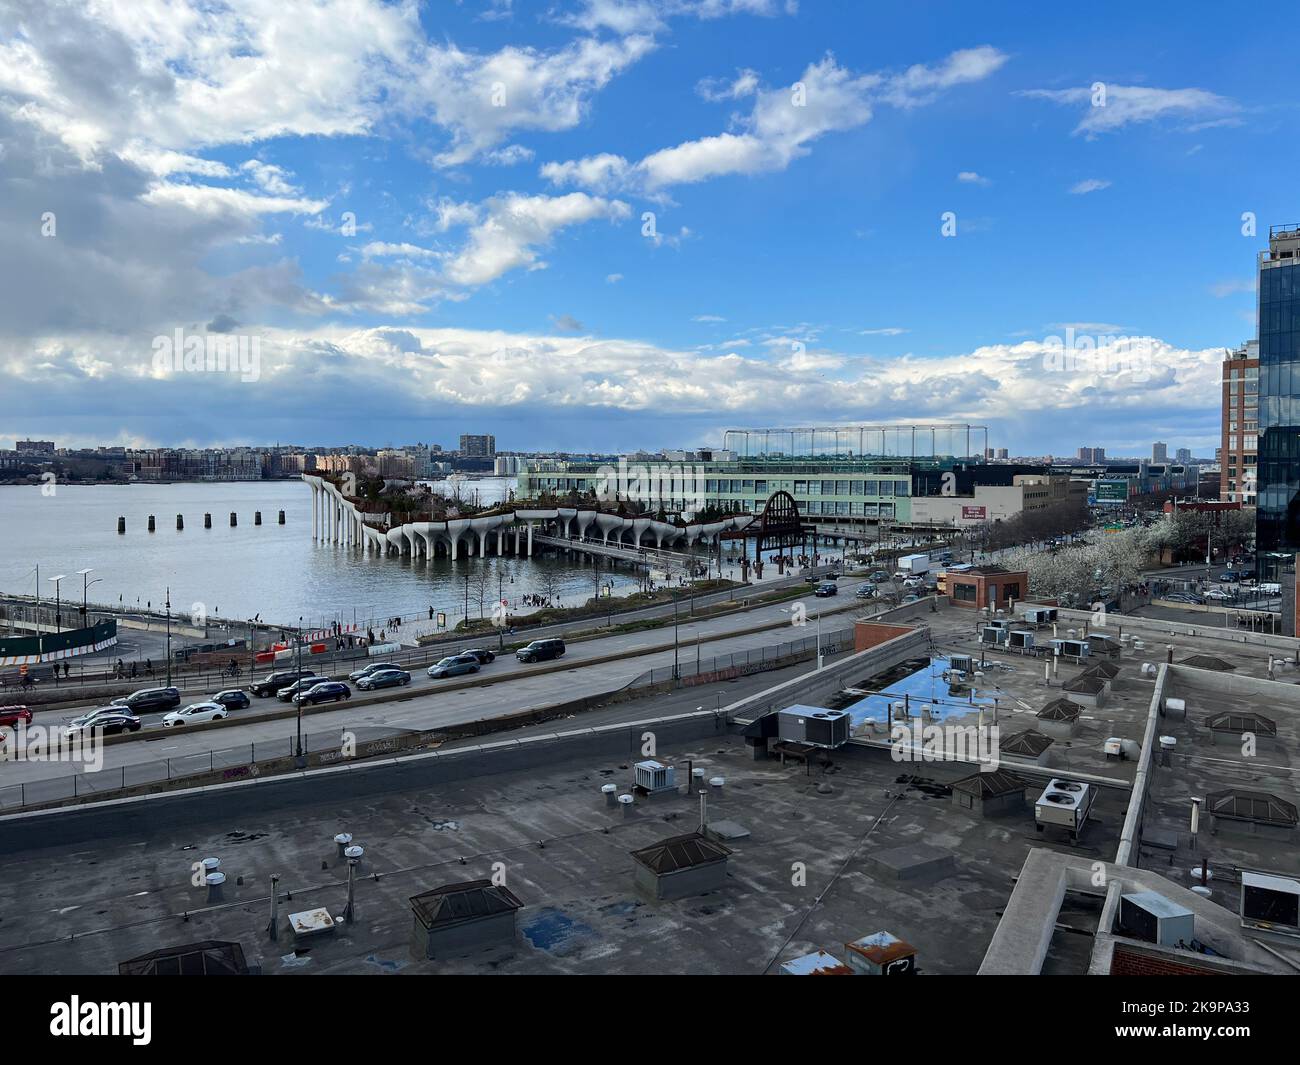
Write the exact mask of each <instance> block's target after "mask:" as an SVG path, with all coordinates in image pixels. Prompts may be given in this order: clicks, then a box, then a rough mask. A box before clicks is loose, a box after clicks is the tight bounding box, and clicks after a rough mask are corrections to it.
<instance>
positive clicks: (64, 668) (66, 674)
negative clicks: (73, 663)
mask: <svg viewBox="0 0 1300 1065" xmlns="http://www.w3.org/2000/svg"><path fill="white" fill-rule="evenodd" d="M67 678H68V663H67V662H64V663H63V679H64V680H67Z"/></svg>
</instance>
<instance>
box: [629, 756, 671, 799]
mask: <svg viewBox="0 0 1300 1065" xmlns="http://www.w3.org/2000/svg"><path fill="white" fill-rule="evenodd" d="M632 768H633V770H634V777H633V780H634V782H635V783H636V786H637V787H638V788H642V789H643V790H645V791H649V792H655V791H670V790H673V789H675V788H676V787H677V771H676V770H675V769H674V768H673V767H672V766H670V765H664V764H663V763H662V762H655V761H652V760H647V761H644V762H637V763H636V765H634V766H633V767H632Z"/></svg>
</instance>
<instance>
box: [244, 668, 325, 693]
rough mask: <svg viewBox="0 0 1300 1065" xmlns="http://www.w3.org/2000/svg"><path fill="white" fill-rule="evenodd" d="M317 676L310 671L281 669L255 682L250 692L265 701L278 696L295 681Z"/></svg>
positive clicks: (250, 687)
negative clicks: (272, 696) (281, 690)
mask: <svg viewBox="0 0 1300 1065" xmlns="http://www.w3.org/2000/svg"><path fill="white" fill-rule="evenodd" d="M315 675H316V674H315V673H313V672H312V671H311V670H310V669H304V670H302V671H301V672H300V671H298V670H296V669H281V670H277V671H276V672H274V673H269V674H267V675H266V676H265V677H263V678H262V679H261V680H255V681H253V683H252V684H251V685H249V688H248V690H249V691H250V692H252V693H253V694H254V695H256V696H257V697H258V698H259V699H265V698H266V697H267V696H268V695H278V694H279V692H280V689H281V688H287V687H288V686H289V685H290V684H292V683H293V682H294V681H297V680H301V679H302V678H303V677H314V676H315Z"/></svg>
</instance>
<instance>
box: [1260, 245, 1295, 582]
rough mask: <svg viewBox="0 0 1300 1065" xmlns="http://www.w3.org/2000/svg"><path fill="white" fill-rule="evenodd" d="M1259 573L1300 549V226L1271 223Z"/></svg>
mask: <svg viewBox="0 0 1300 1065" xmlns="http://www.w3.org/2000/svg"><path fill="white" fill-rule="evenodd" d="M1258 298H1259V313H1258V327H1259V439H1258V447H1259V457H1258V467H1257V468H1258V474H1257V477H1256V486H1257V497H1256V507H1257V509H1256V516H1255V540H1256V548H1257V550H1258V555H1257V558H1258V563H1257V569H1258V571H1259V574H1260V576H1261V577H1265V578H1270V579H1271V578H1273V577H1275V576H1276V575H1277V573H1278V571H1279V569H1280V567H1281V566H1282V565H1283V564H1284V561H1286V560H1289V559H1290V558H1292V557H1294V555H1295V553H1296V552H1297V551H1300V224H1296V225H1287V226H1273V227H1272V228H1271V229H1270V230H1269V235H1268V251H1266V252H1261V253H1260V257H1259V297H1258Z"/></svg>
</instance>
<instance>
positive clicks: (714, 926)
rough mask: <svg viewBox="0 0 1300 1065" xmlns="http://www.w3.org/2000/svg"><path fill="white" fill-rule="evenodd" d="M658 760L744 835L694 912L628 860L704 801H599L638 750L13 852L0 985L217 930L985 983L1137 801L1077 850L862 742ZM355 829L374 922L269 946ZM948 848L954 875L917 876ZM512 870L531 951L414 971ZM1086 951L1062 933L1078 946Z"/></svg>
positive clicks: (522, 947)
mask: <svg viewBox="0 0 1300 1065" xmlns="http://www.w3.org/2000/svg"><path fill="white" fill-rule="evenodd" d="M557 750H558V748H557ZM656 757H657V758H658V760H659V761H662V762H665V763H667V764H670V765H674V766H676V767H678V769H677V772H678V778H679V780H680V779H684V778H685V774H686V767H687V764H688V761H689V762H690V763H693V765H694V766H696V767H701V768H703V769H704V770H705V773H706V778H707V777H711V776H714V775H721V776H723V777H724V778H725V786H724V787H723V789H722V794H721V795H720V796H719V795H716V794H715V795H711V796H710V802H709V816H710V821H713V822H716V821H719V820H723V819H725V820H726V821H728V822H733V823H734V824H735V825H738V826H740V829H741V830H743V831H744V832H747V833H748V835H743V836H741V837H740V838H735V837H734V836H731V837H729V838H725V839H724V840H723V842H724V844H725V846H726V847H727V848H728V849H729V850H730V851H731V852H732V853H731V856H730V857H729V859H728V866H727V879H726V886H725V887H724V888H723V889H721V890H717V891H713V892H711V893H709V894H707V895H703V896H698V897H694V898H688V899H685V900H683V901H679V902H651V901H647V900H646V899H645V898H643V897H641V896H640V895H638V894H637V893H636V891H635V890H634V886H633V875H634V868H635V863H634V861H633V859H632V857H631V854H630V852H631V851H634V850H638V849H640V848H643V847H646V846H649V845H650V844H653V843H655V842H657V841H659V840H662V839H664V838H666V837H669V836H674V835H680V834H682V833H684V832H689V831H692V830H693V829H694V828H695V827H696V825H697V822H698V812H699V803H698V799H697V798H695V797H694V796H686V795H684V794H677V793H674V794H672V795H668V796H664V797H658V798H654V799H651V800H646V801H639V802H638V804H637V805H636V807H635V809H634V812H633V814H632V815H631V816H630V817H627V818H625V817H624V816H623V814H622V812H621V811H620V810H619V809H617V808H609V807H607V806H606V805H605V802H604V798H603V796H602V794H601V791H600V788H601V785H603V784H605V783H608V782H612V783H615V784H616V785H617V786H618V788H619V790H620V791H622V790H625V789H626V788H628V787H629V785H630V784H631V782H632V768H631V759H627V760H623V761H620V760H612V761H611V760H600V759H596V760H593V759H591V758H589V757H575V758H569V759H564V758H555V759H552V760H548V761H547V762H546V764H545V765H544V766H543V768H540V769H536V770H529V771H526V772H518V771H517V772H509V773H502V774H497V775H484V776H475V777H472V778H469V779H464V780H459V781H455V782H452V783H449V784H439V785H438V786H437V787H436V788H430V787H427V786H423V787H410V788H393V789H391V790H390V789H380V790H378V791H376V793H374V794H371V795H368V796H360V797H357V796H348V795H345V794H340V795H339V797H338V798H337V799H336V800H334V801H326V802H312V803H310V804H308V805H300V806H295V807H284V806H272V807H270V808H268V809H267V810H265V812H264V813H262V814H259V815H258V816H256V817H252V818H245V817H241V818H240V819H239V820H235V819H232V818H231V817H223V816H221V815H220V813H219V812H218V807H219V806H220V801H219V797H214V801H213V804H212V805H213V813H212V816H211V817H210V818H207V819H205V820H202V821H201V822H198V823H192V824H183V825H182V827H168V825H167V823H166V820H167V819H165V818H159V819H146V820H144V822H143V824H144V825H145V826H146V827H144V828H143V829H139V828H136V827H135V826H132V828H131V830H130V832H129V834H126V835H122V836H111V835H105V836H104V837H101V838H98V839H95V840H94V841H93V842H91V843H85V842H82V843H77V844H73V845H69V846H51V847H45V848H43V849H39V850H24V851H19V852H17V853H10V854H8V855H6V857H5V871H6V875H5V877H4V879H3V883H0V914H3V915H4V916H3V920H0V972H5V973H30V972H42V973H110V972H115V971H116V969H117V965H118V964H119V962H121V961H124V960H126V959H129V958H133V957H136V956H138V955H142V954H145V953H148V952H149V951H153V950H157V949H159V948H161V947H166V946H173V945H179V944H183V943H191V942H195V941H199V940H207V939H215V940H236V941H238V942H239V943H240V944H241V945H242V947H243V950H244V952H245V955H246V956H247V958H248V961H249V962H250V963H251V964H260V965H261V966H262V970H263V972H265V973H267V974H281V973H283V974H295V973H326V972H341V973H367V972H448V973H475V972H494V973H611V974H613V973H762V972H764V971H768V970H770V971H776V970H777V969H778V968H779V963H780V962H782V961H786V960H788V959H791V958H795V957H799V956H800V955H803V954H807V953H809V952H811V951H813V950H816V949H819V948H821V949H825V950H827V951H829V952H830V953H831V954H834V955H835V956H837V957H841V958H842V956H843V944H844V943H845V942H846V941H851V940H856V939H858V938H860V937H862V936H864V935H869V934H872V933H875V932H881V931H885V932H890V933H892V934H894V935H896V936H898V937H899V938H900V939H903V940H906V941H907V942H909V943H911V944H913V945H914V946H915V947H916V948H917V952H918V955H917V956H918V963H919V966H920V968H921V970H922V971H923V972H927V973H973V972H975V971H976V970H977V968H978V967H979V964H980V961H981V959H982V958H983V955H984V952H985V949H986V948H987V945H988V943H989V941H990V939H991V937H992V934H993V931H994V929H995V928H996V926H997V922H998V914H999V910H1000V909H1001V907H1002V906H1003V905H1004V904H1005V902H1006V900H1007V898H1008V897H1009V895H1010V892H1011V890H1012V887H1013V878H1014V877H1015V875H1016V874H1017V872H1018V871H1019V870H1020V868H1021V866H1022V864H1023V863H1024V860H1025V857H1026V855H1027V854H1028V852H1029V850H1030V849H1031V848H1033V847H1039V846H1049V847H1051V846H1059V847H1061V848H1062V849H1065V850H1067V851H1069V852H1070V853H1073V854H1078V855H1081V856H1085V857H1086V856H1095V857H1097V858H1108V857H1110V856H1111V855H1112V854H1113V852H1114V850H1115V847H1116V842H1117V838H1118V833H1119V829H1120V826H1121V823H1122V819H1123V812H1124V807H1125V805H1126V796H1125V794H1124V793H1123V792H1119V791H1107V792H1105V793H1104V794H1103V795H1102V796H1101V797H1100V799H1099V801H1098V804H1097V807H1096V813H1095V821H1094V823H1093V824H1092V825H1091V826H1090V828H1089V831H1088V833H1087V834H1086V835H1085V837H1084V839H1083V841H1082V843H1081V844H1080V845H1079V846H1077V847H1074V846H1070V845H1069V844H1068V842H1065V841H1064V839H1063V838H1062V839H1060V840H1055V839H1053V838H1052V836H1051V835H1050V834H1049V835H1047V836H1045V835H1041V834H1039V833H1038V832H1036V831H1035V828H1034V820H1033V807H1032V799H1033V797H1034V796H1033V794H1032V792H1031V793H1030V795H1029V796H1028V798H1029V803H1028V804H1027V805H1026V807H1025V810H1024V812H1023V813H1017V814H1014V815H1010V816H1004V817H998V818H988V819H982V818H980V817H978V816H975V815H973V814H971V813H969V812H967V811H965V810H961V809H959V808H957V807H956V806H954V805H953V803H952V802H951V800H950V799H949V797H948V796H947V787H946V785H947V784H948V783H949V782H951V781H952V780H955V779H957V778H958V777H960V776H964V775H967V774H968V773H969V771H970V770H969V767H967V766H960V765H954V764H936V765H934V766H924V767H910V768H919V769H920V770H923V771H918V772H917V773H916V774H915V777H914V778H912V777H911V773H910V768H909V767H906V766H903V767H900V766H899V765H898V764H897V763H895V762H893V761H891V759H890V757H889V755H888V753H887V752H884V751H877V750H869V749H864V748H858V747H854V748H850V749H845V750H841V751H836V752H832V756H831V758H830V760H829V765H828V766H821V765H813V766H812V767H809V766H806V765H802V764H794V763H790V764H787V765H786V766H785V767H784V768H783V767H782V766H781V764H780V763H779V762H778V761H777V760H775V759H768V760H765V761H761V762H755V761H753V760H752V758H751V755H750V750H749V748H748V747H747V746H746V745H745V744H744V743H743V741H741V740H740V739H739V738H738V737H736V736H734V735H727V734H720V735H718V736H716V737H713V736H710V737H708V738H707V739H705V740H702V741H700V742H697V743H694V744H689V745H684V746H679V747H674V748H673V749H668V750H666V749H664V748H662V747H661V748H660V749H659V751H658V752H657V754H656ZM394 777H395V778H396V779H403V778H402V777H401V776H400V774H396V773H395V774H394ZM405 779H409V778H405ZM372 790H373V789H372ZM340 831H346V832H350V833H352V834H353V836H354V837H355V842H356V843H358V844H361V845H362V846H363V847H364V848H365V858H364V865H363V866H362V868H361V876H360V877H359V878H358V882H357V884H356V922H355V923H354V924H352V925H351V926H345V927H342V928H340V929H339V930H337V931H336V932H335V933H333V934H332V935H330V936H328V937H326V938H321V939H317V940H316V941H314V942H311V943H309V944H306V945H303V946H302V947H300V949H298V950H297V951H295V949H294V943H293V941H292V939H291V938H290V936H289V934H288V932H287V931H285V930H284V929H283V927H282V930H281V933H280V938H279V941H278V942H275V943H273V942H271V941H270V940H269V939H268V937H267V935H266V933H265V928H266V925H267V921H268V916H269V894H268V893H269V877H270V875H271V874H272V873H276V874H279V876H280V877H281V880H280V889H281V891H286V890H287V891H289V892H291V893H292V900H291V901H286V902H283V903H282V904H281V906H280V918H281V922H282V925H283V922H284V920H285V918H286V917H287V915H288V914H289V913H291V912H298V911H302V910H310V909H314V908H316V907H320V906H325V907H327V908H328V909H329V910H330V912H331V913H333V914H335V915H338V914H341V913H342V910H343V907H344V903H345V899H346V876H347V869H346V865H345V863H342V862H339V861H338V860H337V859H336V857H335V854H336V846H335V843H334V836H335V834H336V833H338V832H340ZM918 847H923V848H930V850H928V851H927V850H924V849H922V850H917V848H918ZM935 850H938V851H940V852H943V853H944V854H945V855H950V856H951V866H950V867H949V868H946V869H940V870H938V871H937V872H935V871H934V870H931V872H930V875H921V876H919V877H918V878H917V879H908V877H910V876H912V875H913V874H915V873H917V872H918V871H922V870H921V866H922V865H924V864H925V862H926V861H929V860H932V859H933V857H934V854H933V852H934V851H935ZM209 856H212V857H219V858H220V859H221V863H222V864H221V868H222V870H223V871H224V872H225V873H226V874H227V878H228V879H227V882H226V885H225V900H224V902H223V903H222V904H220V905H215V906H209V905H208V903H207V895H206V890H205V889H203V888H195V887H192V886H191V877H192V875H193V874H192V869H193V863H195V862H198V861H201V860H202V859H203V858H205V857H209ZM494 873H495V874H496V875H498V876H501V875H503V876H504V878H505V883H506V885H507V886H508V887H509V889H510V890H511V891H512V892H513V893H514V894H515V895H516V896H518V898H519V899H520V901H521V902H522V903H523V908H522V909H521V910H520V911H519V913H518V916H517V928H518V934H517V936H516V940H515V942H514V944H513V945H509V946H501V947H492V948H488V949H486V950H483V951H476V952H474V953H472V954H468V955H465V956H463V957H456V958H451V959H449V960H438V961H429V960H423V959H419V958H417V957H415V956H413V955H412V952H411V949H410V946H409V944H410V939H411V931H412V922H413V918H412V913H411V909H410V904H409V901H408V900H409V899H410V897H411V896H413V895H417V894H419V893H421V892H424V891H428V890H430V889H432V888H435V887H437V886H439V885H442V884H447V883H456V882H463V881H467V880H473V879H478V878H491V877H492V876H493V875H494ZM376 874H377V875H376ZM241 878H242V883H241V882H240V879H241ZM823 893H824V894H825V897H824V898H823V899H822V901H821V902H820V903H818V902H817V901H816V900H817V897H818V896H819V895H822V894H823ZM1085 923H1086V922H1085ZM1064 938H1065V939H1067V940H1078V938H1079V937H1064ZM1078 949H1079V944H1078V943H1077V942H1063V943H1062V945H1061V947H1060V952H1061V953H1062V954H1063V955H1068V953H1069V952H1071V951H1077V950H1078ZM1057 953H1058V951H1057V948H1056V947H1055V946H1054V950H1053V956H1052V958H1049V962H1050V963H1051V964H1057V962H1058V960H1059V963H1060V964H1061V965H1062V966H1063V967H1064V968H1068V969H1070V970H1071V971H1075V970H1077V959H1076V960H1074V961H1071V960H1070V959H1069V958H1068V957H1064V956H1063V957H1061V958H1059V959H1058V958H1057V956H1056V955H1057Z"/></svg>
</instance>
